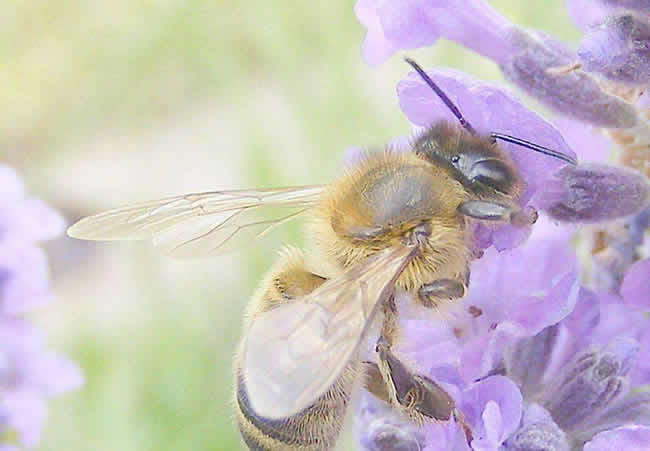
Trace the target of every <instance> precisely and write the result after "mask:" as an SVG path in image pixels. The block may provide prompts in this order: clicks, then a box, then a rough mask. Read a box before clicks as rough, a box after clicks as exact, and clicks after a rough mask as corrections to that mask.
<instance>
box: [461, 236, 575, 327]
mask: <svg viewBox="0 0 650 451" xmlns="http://www.w3.org/2000/svg"><path fill="white" fill-rule="evenodd" d="M575 277H576V259H575V256H574V254H573V251H572V250H571V248H570V247H569V246H568V243H567V241H566V238H564V239H562V240H555V239H539V240H533V239H531V240H529V241H528V242H527V243H526V244H525V245H524V246H521V247H519V248H517V249H512V250H509V251H506V252H502V253H496V252H494V251H491V250H487V251H486V252H485V255H484V256H483V258H481V259H479V260H478V261H476V262H474V264H473V265H472V275H471V279H470V288H469V292H468V294H467V296H466V298H465V303H466V305H473V306H476V307H478V308H479V309H480V310H481V311H482V313H483V315H482V316H481V318H479V320H481V321H485V322H488V323H496V322H500V321H505V320H510V321H513V322H515V323H517V324H520V325H522V326H525V327H532V328H531V329H529V333H530V334H531V335H534V334H536V333H537V332H539V331H540V330H541V329H543V328H544V327H546V326H549V325H551V324H554V323H556V322H558V321H559V320H561V319H562V318H563V317H564V316H566V315H567V314H568V313H570V311H571V310H572V309H573V305H574V304H575V302H576V300H575V299H573V298H572V296H570V293H571V291H572V290H573V289H574V288H573V281H574V280H575ZM513 281H517V283H512V282H513ZM543 302H546V303H547V304H548V303H551V304H554V306H555V307H554V309H552V308H549V309H544V308H542V307H541V306H540V303H543ZM533 307H534V308H535V310H534V311H532V312H531V311H530V310H529V309H531V308H533ZM527 312H530V315H527Z"/></svg>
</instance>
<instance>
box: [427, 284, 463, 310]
mask: <svg viewBox="0 0 650 451" xmlns="http://www.w3.org/2000/svg"><path fill="white" fill-rule="evenodd" d="M468 282H469V281H468V277H465V280H458V279H438V280H434V281H433V282H429V283H425V284H422V286H421V287H420V288H419V289H418V297H419V300H420V303H421V304H422V305H423V306H424V307H429V308H433V307H436V306H437V305H438V304H439V303H440V300H450V301H451V300H454V299H460V298H462V297H463V296H465V293H466V292H467V285H468Z"/></svg>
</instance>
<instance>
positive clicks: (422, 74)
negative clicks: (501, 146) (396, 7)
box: [404, 57, 578, 166]
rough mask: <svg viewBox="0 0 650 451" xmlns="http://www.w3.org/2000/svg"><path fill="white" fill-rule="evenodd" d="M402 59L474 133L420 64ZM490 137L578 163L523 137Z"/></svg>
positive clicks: (573, 163) (471, 128) (467, 128)
mask: <svg viewBox="0 0 650 451" xmlns="http://www.w3.org/2000/svg"><path fill="white" fill-rule="evenodd" d="M404 61H406V62H407V63H408V64H410V65H411V67H412V68H413V69H415V71H416V72H417V73H418V74H419V75H420V77H422V79H423V80H424V82H425V83H426V84H427V85H429V87H430V88H431V89H432V90H433V91H434V92H435V93H436V94H437V95H438V97H440V100H442V101H443V103H444V104H445V105H447V108H449V110H450V111H451V112H452V113H453V114H454V116H456V118H457V119H458V121H459V122H460V125H462V126H463V128H464V129H465V130H467V131H468V132H469V133H470V134H472V135H476V130H474V127H472V125H471V124H470V123H469V122H467V119H465V118H464V117H463V115H462V113H461V112H460V110H459V109H458V107H456V105H454V102H452V101H451V99H450V98H449V97H447V94H445V93H444V91H443V90H442V89H440V86H438V85H437V84H436V82H434V81H433V80H432V79H431V77H429V76H428V75H427V73H426V72H425V71H424V70H423V69H422V68H421V67H420V65H419V64H418V63H416V62H415V61H413V60H412V59H411V58H409V57H405V58H404ZM490 137H491V138H492V139H493V140H497V139H500V140H502V141H506V142H509V143H511V144H516V145H518V146H521V147H525V148H527V149H530V150H534V151H535V152H539V153H543V154H544V155H548V156H550V157H554V158H558V159H560V160H562V161H565V162H567V163H569V164H572V165H574V166H575V165H577V164H578V162H577V161H576V160H575V158H572V157H570V156H568V155H565V154H563V153H562V152H558V151H557V150H553V149H549V148H548V147H544V146H540V145H539V144H535V143H532V142H530V141H526V140H525V139H521V138H517V137H515V136H510V135H506V134H503V133H491V134H490Z"/></svg>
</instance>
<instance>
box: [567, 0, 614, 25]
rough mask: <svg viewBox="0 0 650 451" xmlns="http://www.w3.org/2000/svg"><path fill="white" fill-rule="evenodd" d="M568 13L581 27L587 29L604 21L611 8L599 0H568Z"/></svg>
mask: <svg viewBox="0 0 650 451" xmlns="http://www.w3.org/2000/svg"><path fill="white" fill-rule="evenodd" d="M566 3H567V5H566V6H567V13H568V14H569V17H570V18H571V20H572V21H573V23H575V24H576V25H577V26H578V27H579V28H581V29H583V30H584V29H586V28H588V27H589V26H591V25H594V24H597V23H600V22H602V21H603V20H604V19H605V18H606V17H607V15H609V14H611V9H610V8H608V7H607V6H606V5H604V4H602V3H600V2H598V0H567V2H566Z"/></svg>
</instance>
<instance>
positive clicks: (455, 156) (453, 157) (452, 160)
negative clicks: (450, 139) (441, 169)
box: [451, 155, 460, 164]
mask: <svg viewBox="0 0 650 451" xmlns="http://www.w3.org/2000/svg"><path fill="white" fill-rule="evenodd" d="M459 161H460V155H454V156H452V157H451V162H452V163H454V164H456V163H458V162H459Z"/></svg>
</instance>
